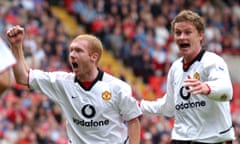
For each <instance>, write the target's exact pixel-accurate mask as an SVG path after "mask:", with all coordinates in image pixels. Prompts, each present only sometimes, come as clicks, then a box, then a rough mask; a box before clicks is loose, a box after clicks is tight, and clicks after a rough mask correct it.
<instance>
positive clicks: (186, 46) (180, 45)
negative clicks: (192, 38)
mask: <svg viewBox="0 0 240 144" xmlns="http://www.w3.org/2000/svg"><path fill="white" fill-rule="evenodd" d="M179 47H180V48H188V47H190V44H189V43H181V44H179Z"/></svg>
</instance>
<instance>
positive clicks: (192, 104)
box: [175, 87, 206, 110]
mask: <svg viewBox="0 0 240 144" xmlns="http://www.w3.org/2000/svg"><path fill="white" fill-rule="evenodd" d="M189 89H190V88H189V87H181V88H180V91H179V95H180V96H181V98H182V99H184V100H185V101H187V100H188V99H190V96H191V93H188V92H186V91H187V90H189ZM205 106H206V101H195V102H192V101H187V102H185V103H184V102H182V103H179V104H177V105H175V109H176V110H185V109H192V108H199V107H205Z"/></svg>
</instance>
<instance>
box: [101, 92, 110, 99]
mask: <svg viewBox="0 0 240 144" xmlns="http://www.w3.org/2000/svg"><path fill="white" fill-rule="evenodd" d="M111 97H112V94H111V93H110V92H109V91H104V92H103V93H102V99H103V100H110V99H111Z"/></svg>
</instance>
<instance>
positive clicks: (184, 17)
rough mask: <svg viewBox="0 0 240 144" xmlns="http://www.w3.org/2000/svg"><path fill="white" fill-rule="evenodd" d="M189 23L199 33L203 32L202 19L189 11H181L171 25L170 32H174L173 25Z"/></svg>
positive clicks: (203, 24)
mask: <svg viewBox="0 0 240 144" xmlns="http://www.w3.org/2000/svg"><path fill="white" fill-rule="evenodd" d="M184 21H189V22H192V23H193V25H194V26H195V27H196V29H197V31H198V32H199V33H201V32H204V31H205V23H204V20H203V18H202V17H200V15H198V14H197V13H195V12H193V11H191V10H183V11H181V12H180V13H179V14H178V15H177V16H176V17H175V18H174V19H173V21H172V23H171V31H172V32H174V26H175V23H178V22H184Z"/></svg>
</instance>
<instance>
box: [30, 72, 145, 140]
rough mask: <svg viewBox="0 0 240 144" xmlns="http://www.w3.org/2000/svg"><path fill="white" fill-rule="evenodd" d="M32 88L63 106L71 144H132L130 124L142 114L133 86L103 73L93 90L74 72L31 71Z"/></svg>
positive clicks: (93, 85) (92, 87) (94, 84)
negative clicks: (130, 121) (133, 94)
mask: <svg viewBox="0 0 240 144" xmlns="http://www.w3.org/2000/svg"><path fill="white" fill-rule="evenodd" d="M29 86H30V87H31V88H33V89H34V90H38V91H40V92H42V93H44V94H45V95H47V96H48V97H49V98H50V99H51V100H53V101H55V102H56V103H58V104H59V106H60V107H61V110H62V112H63V113H64V115H65V117H66V120H67V134H68V137H69V143H71V144H124V143H128V131H127V123H126V121H128V120H131V119H133V118H136V117H138V116H140V115H141V114H142V112H141V110H140V108H139V106H138V104H137V102H136V100H135V99H134V98H133V97H132V91H131V87H130V85H129V84H127V83H125V82H123V81H121V80H119V79H117V78H115V77H113V76H111V75H109V74H107V73H104V72H102V71H101V70H99V74H98V77H97V78H96V80H95V81H94V82H93V84H92V85H91V86H90V88H89V89H84V88H83V87H82V86H81V83H80V82H79V81H78V80H77V79H76V77H75V75H74V74H73V73H67V72H43V71H40V70H30V72H29Z"/></svg>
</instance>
